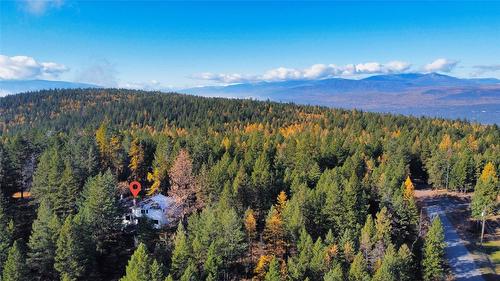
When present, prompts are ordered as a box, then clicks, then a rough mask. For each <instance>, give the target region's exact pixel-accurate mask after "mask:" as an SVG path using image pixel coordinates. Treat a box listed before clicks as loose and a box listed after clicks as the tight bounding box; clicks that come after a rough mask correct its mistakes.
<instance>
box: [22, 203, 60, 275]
mask: <svg viewBox="0 0 500 281" xmlns="http://www.w3.org/2000/svg"><path fill="white" fill-rule="evenodd" d="M60 227H61V225H60V222H59V219H58V218H57V216H56V215H55V214H54V213H53V212H52V210H51V209H50V208H49V206H48V203H46V202H45V201H43V202H42V203H41V204H40V206H39V207H38V214H37V218H36V220H35V221H34V222H33V225H32V229H31V236H30V238H29V242H28V257H27V263H28V267H29V269H30V274H31V275H32V276H34V278H36V280H55V279H57V278H56V276H57V274H56V271H55V270H54V258H55V255H56V243H57V238H58V235H59V229H60Z"/></svg>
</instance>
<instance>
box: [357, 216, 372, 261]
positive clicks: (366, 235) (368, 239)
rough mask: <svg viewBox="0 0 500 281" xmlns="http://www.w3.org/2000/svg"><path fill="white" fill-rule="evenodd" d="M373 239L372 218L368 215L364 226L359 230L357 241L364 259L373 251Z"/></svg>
mask: <svg viewBox="0 0 500 281" xmlns="http://www.w3.org/2000/svg"><path fill="white" fill-rule="evenodd" d="M374 238H375V224H374V223H373V219H372V216H371V215H368V216H367V217H366V221H365V225H364V226H363V228H362V229H361V237H360V239H359V244H360V245H359V248H360V250H361V252H362V253H363V255H364V257H365V258H367V257H368V256H369V255H370V253H371V251H372V249H373V244H374V241H373V240H374Z"/></svg>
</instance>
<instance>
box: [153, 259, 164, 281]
mask: <svg viewBox="0 0 500 281" xmlns="http://www.w3.org/2000/svg"><path fill="white" fill-rule="evenodd" d="M149 272H150V275H151V281H163V280H164V279H165V275H164V273H163V267H162V265H161V264H160V263H159V262H158V261H157V260H156V259H153V262H152V263H151V268H150V270H149Z"/></svg>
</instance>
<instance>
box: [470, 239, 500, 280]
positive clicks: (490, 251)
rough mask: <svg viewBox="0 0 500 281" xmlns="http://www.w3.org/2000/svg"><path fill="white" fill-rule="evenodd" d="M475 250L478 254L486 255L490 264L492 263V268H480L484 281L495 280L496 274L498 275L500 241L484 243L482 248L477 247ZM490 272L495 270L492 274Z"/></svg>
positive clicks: (499, 268)
mask: <svg viewBox="0 0 500 281" xmlns="http://www.w3.org/2000/svg"><path fill="white" fill-rule="evenodd" d="M476 249H477V251H478V252H481V253H483V254H486V255H487V256H488V258H489V259H490V261H491V263H493V268H491V266H490V267H489V268H487V267H486V266H483V267H482V268H481V271H483V273H484V274H485V275H484V277H485V278H486V280H488V281H489V280H497V279H496V278H497V277H498V275H497V274H500V240H494V241H488V242H485V243H484V244H483V246H482V247H477V248H476ZM492 270H495V272H492Z"/></svg>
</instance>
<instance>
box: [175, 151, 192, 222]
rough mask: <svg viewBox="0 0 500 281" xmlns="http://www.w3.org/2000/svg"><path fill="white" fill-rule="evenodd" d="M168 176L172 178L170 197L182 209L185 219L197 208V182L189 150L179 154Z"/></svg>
mask: <svg viewBox="0 0 500 281" xmlns="http://www.w3.org/2000/svg"><path fill="white" fill-rule="evenodd" d="M168 175H169V177H170V190H169V191H168V195H169V196H171V197H172V198H173V199H174V201H175V203H176V204H177V205H178V206H179V207H180V208H181V209H182V213H181V215H182V216H183V217H184V216H186V215H188V214H190V213H191V212H193V211H194V209H195V208H196V181H195V178H194V176H193V161H192V160H191V156H190V155H189V152H188V151H187V150H185V149H182V150H181V151H180V152H179V155H177V158H176V159H175V161H174V163H173V165H172V167H171V168H170V170H169V172H168Z"/></svg>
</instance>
